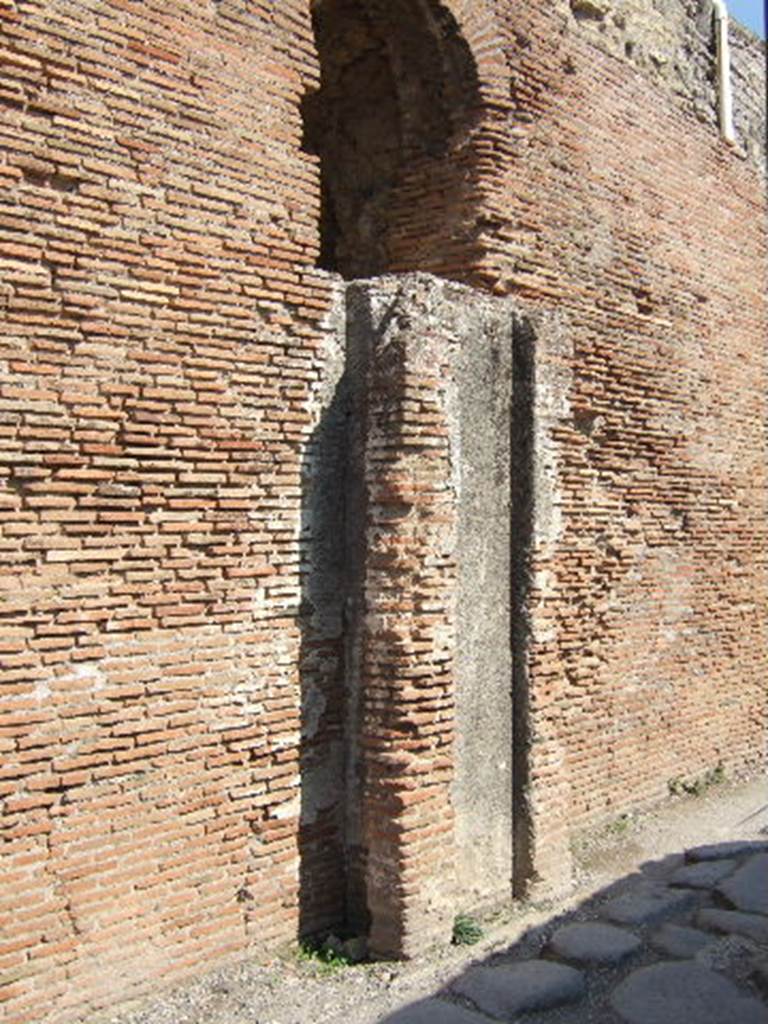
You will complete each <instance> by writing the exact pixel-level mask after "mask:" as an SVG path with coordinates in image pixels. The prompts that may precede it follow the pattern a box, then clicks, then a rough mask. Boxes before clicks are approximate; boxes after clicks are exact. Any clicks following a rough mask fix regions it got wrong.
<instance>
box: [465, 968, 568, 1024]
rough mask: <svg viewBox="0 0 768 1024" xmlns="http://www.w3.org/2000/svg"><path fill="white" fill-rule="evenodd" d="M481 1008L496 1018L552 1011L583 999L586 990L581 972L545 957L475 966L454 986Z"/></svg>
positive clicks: (505, 1018)
mask: <svg viewBox="0 0 768 1024" xmlns="http://www.w3.org/2000/svg"><path fill="white" fill-rule="evenodd" d="M453 991H454V992H455V993H457V994H458V995H462V996H464V997H465V998H466V999H469V1000H471V1001H472V1002H473V1003H474V1004H475V1006H476V1007H477V1008H478V1010H481V1011H482V1012H483V1013H487V1014H488V1015H489V1016H491V1017H494V1018H496V1019H497V1020H503V1021H508V1020H514V1019H515V1017H516V1015H517V1014H519V1013H527V1012H532V1011H534V1010H549V1009H551V1008H553V1007H555V1006H561V1005H563V1004H564V1003H571V1002H575V1001H576V1000H577V999H581V998H582V996H583V995H584V994H585V992H586V986H585V983H584V977H583V975H582V974H581V972H580V971H577V970H575V969H574V968H573V967H566V966H565V965H564V964H554V963H549V962H548V961H546V960H527V961H524V962H523V963H519V964H502V965H500V966H498V967H476V968H475V969H474V970H472V971H470V972H469V973H468V974H466V975H465V976H464V977H462V978H460V979H459V980H458V981H457V982H455V983H454V985H453Z"/></svg>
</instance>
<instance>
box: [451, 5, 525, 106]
mask: <svg viewBox="0 0 768 1024" xmlns="http://www.w3.org/2000/svg"><path fill="white" fill-rule="evenodd" d="M444 4H445V6H446V7H447V8H448V9H449V10H450V12H451V14H452V15H453V17H454V18H455V19H456V23H457V25H458V26H459V28H460V29H461V33H462V35H463V36H464V39H465V40H466V42H467V46H468V47H469V49H470V51H471V53H472V56H473V58H474V61H475V65H476V67H477V76H478V81H479V83H480V90H481V96H482V99H483V100H484V101H497V102H498V100H499V99H501V98H503V97H506V96H508V84H509V82H508V79H509V65H508V61H507V58H506V55H505V53H504V48H503V46H502V38H503V37H502V33H501V29H500V26H499V22H498V19H497V18H496V15H495V14H494V13H493V11H492V10H491V7H490V5H489V4H488V3H487V2H486V0H444Z"/></svg>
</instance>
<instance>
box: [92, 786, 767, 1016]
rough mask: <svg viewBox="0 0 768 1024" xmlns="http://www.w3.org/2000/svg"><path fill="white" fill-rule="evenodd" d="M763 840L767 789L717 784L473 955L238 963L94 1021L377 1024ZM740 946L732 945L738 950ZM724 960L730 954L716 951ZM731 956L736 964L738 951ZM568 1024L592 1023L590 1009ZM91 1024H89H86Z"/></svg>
mask: <svg viewBox="0 0 768 1024" xmlns="http://www.w3.org/2000/svg"><path fill="white" fill-rule="evenodd" d="M766 835H768V784H766V780H765V779H764V778H761V779H758V780H753V781H751V782H749V783H746V784H740V785H732V784H722V785H719V786H717V787H714V788H713V789H711V790H710V791H709V792H708V793H706V794H704V795H702V796H698V797H691V796H688V797H678V798H674V799H672V800H670V801H669V802H668V803H666V804H665V805H663V806H662V807H659V808H656V809H655V810H652V811H648V812H645V813H642V814H637V815H633V816H628V817H625V818H622V819H620V820H619V821H618V822H616V823H614V824H613V826H612V827H610V828H606V829H603V830H600V831H593V832H590V833H589V834H587V835H584V836H582V837H581V839H580V841H579V842H578V843H577V844H576V847H575V855H576V872H575V874H576V881H575V885H574V890H573V893H572V894H571V896H570V897H569V898H568V899H566V900H563V901H561V902H559V903H557V904H551V905H548V906H539V907H531V906H527V907H521V906H514V905H512V906H511V907H509V908H507V909H506V910H505V911H504V912H502V913H500V914H498V915H497V916H496V917H495V918H491V919H487V920H486V921H484V928H485V937H484V938H483V939H482V940H481V941H480V942H479V943H477V944H476V945H474V946H471V947H447V948H442V949H438V950H433V951H430V952H428V953H425V954H424V956H422V957H419V958H418V959H416V960H413V961H411V962H409V963H407V964H400V963H397V964H392V963H374V964H361V965H359V966H355V967H344V968H336V969H329V968H328V967H327V966H325V965H322V964H319V963H317V962H315V961H311V960H302V959H300V958H299V957H298V956H297V955H296V952H295V951H294V952H288V953H285V954H284V955H282V956H280V957H277V958H275V959H274V960H273V961H271V962H270V963H267V964H258V963H255V962H253V961H251V960H244V961H241V962H239V963H236V964H232V965H229V966H227V967H224V968H220V969H218V970H216V971H212V972H211V973H209V974H206V975H204V976H202V977H198V978H196V979H195V980H193V981H191V982H187V983H185V984H182V985H179V986H177V987H175V988H173V989H171V990H169V991H167V992H165V993H164V994H163V995H161V996H160V997H157V998H154V999H152V1000H149V1001H147V1002H145V1003H143V1004H141V1005H140V1006H136V1007H133V1008H130V1009H127V1010H123V1012H117V1013H113V1014H107V1015H106V1016H105V1015H100V1016H99V1018H98V1020H99V1022H100V1024H105V1022H108V1024H305V1022H308V1021H315V1022H318V1024H380V1022H381V1024H384V1018H386V1016H387V1015H388V1014H389V1013H391V1012H393V1011H394V1010H396V1009H399V1008H401V1007H404V1006H407V1005H409V1004H411V1003H413V1002H416V1001H418V1000H419V999H423V998H425V997H427V996H429V995H432V994H434V993H436V992H439V991H441V990H442V989H444V988H445V986H446V985H447V984H448V983H449V982H450V981H451V979H453V978H455V977H456V976H457V975H458V974H460V973H461V972H462V971H463V970H465V969H466V968H467V967H468V966H469V965H470V964H472V963H477V962H480V961H486V960H488V959H489V958H497V957H499V956H503V957H504V958H505V959H506V958H513V959H517V958H518V957H521V956H525V955H530V954H531V951H533V950H536V949H537V948H540V946H541V945H542V944H543V942H544V941H545V940H546V937H547V936H548V934H550V933H551V932H552V930H553V929H554V927H555V924H556V923H562V919H563V915H564V914H566V913H575V914H576V916H577V917H578V916H579V908H580V907H583V906H584V904H585V902H586V901H587V900H589V899H590V898H594V897H595V895H596V894H598V895H597V898H600V897H599V893H600V891H601V890H603V889H605V888H606V887H607V886H609V885H610V886H612V894H615V893H617V892H620V891H621V889H622V886H623V885H624V884H626V885H627V886H629V885H631V882H632V877H633V876H634V877H635V878H636V872H637V870H638V869H639V868H640V867H641V866H643V865H644V871H645V873H646V874H650V875H653V871H654V862H655V863H658V864H661V862H664V864H665V865H667V866H668V865H669V863H670V860H669V858H670V857H677V856H679V855H681V854H682V852H683V851H684V850H685V849H686V848H687V847H691V846H697V845H701V844H704V843H718V842H724V841H727V840H731V839H751V838H765V837H766ZM737 945H738V943H737ZM721 952H722V954H723V955H726V954H727V953H728V950H727V949H726V948H725V947H723V948H722V950H721ZM730 955H731V956H732V957H733V958H734V959H735V960H736V961H738V956H739V951H738V950H737V949H735V948H734V949H733V950H732V951H731V953H730ZM566 1019H567V1020H568V1021H569V1022H570V1021H571V1019H572V1020H573V1021H574V1024H576V1022H577V1021H578V1022H579V1024H581V1022H584V1024H586V1022H588V1021H592V1020H595V1021H597V1020H598V1017H596V1016H593V1015H592V1012H591V1011H590V1008H589V1006H586V1007H584V1009H583V1011H582V1012H581V1015H580V1016H578V1015H577V1016H574V1015H573V1014H571V1016H567V1015H566V1016H564V1017H563V1020H564V1022H565V1021H566ZM89 1024H96V1021H95V1019H94V1021H93V1022H89Z"/></svg>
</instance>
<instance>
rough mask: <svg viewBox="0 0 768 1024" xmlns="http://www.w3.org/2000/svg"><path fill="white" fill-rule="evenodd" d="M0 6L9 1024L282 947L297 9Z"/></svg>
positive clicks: (295, 457)
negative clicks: (248, 950) (248, 952)
mask: <svg viewBox="0 0 768 1024" xmlns="http://www.w3.org/2000/svg"><path fill="white" fill-rule="evenodd" d="M0 13H2V22H1V23H0V24H1V25H2V30H1V31H2V40H3V71H2V127H0V146H2V162H1V164H0V173H1V174H2V181H3V190H2V210H1V211H0V259H1V260H2V263H1V264H0V268H1V269H0V276H1V278H2V284H1V285H0V289H1V294H0V303H2V314H3V331H2V340H0V358H1V359H2V370H1V371H0V372H1V376H0V430H1V431H2V454H1V455H0V474H2V478H1V479H2V485H3V487H2V493H1V495H0V502H1V503H2V557H3V565H4V571H3V584H2V585H3V591H2V625H1V626H0V639H1V642H2V661H3V697H2V700H3V703H2V714H1V715H0V749H2V780H1V781H0V787H1V788H0V794H1V799H2V829H3V845H2V884H0V919H1V920H2V922H3V930H2V938H0V981H1V982H2V987H0V992H2V997H3V998H4V999H5V1000H6V1002H7V1003H8V1006H7V1008H6V1012H7V1017H6V1018H5V1019H7V1020H8V1021H10V1022H21V1021H32V1020H41V1019H42V1018H44V1017H45V1018H46V1019H47V1015H48V1014H49V1009H48V1008H49V1007H50V1014H51V1015H52V1016H53V1017H55V1018H56V1019H60V1018H62V1017H64V1016H67V1015H68V1014H72V1013H76V1012H84V1011H85V1010H86V1009H87V1008H89V1007H90V1008H98V1007H99V1006H103V1005H106V1004H108V1003H111V1002H113V1001H114V1000H119V999H121V998H125V997H126V996H128V995H131V994H134V993H135V992H137V991H140V990H142V989H146V988H147V986H150V985H154V984H157V983H158V982H160V981H164V980H166V979H169V978H173V977H176V976H178V975H180V974H183V973H185V972H188V971H189V970H191V969H194V968H197V967H200V966H201V965H203V964H206V963H210V962H213V961H216V960H220V959H221V958H222V957H225V956H227V955H229V954H231V953H233V952H236V951H239V950H242V949H244V948H245V947H246V946H248V945H254V944H255V945H256V946H260V945H262V944H274V942H276V941H278V940H282V939H287V938H291V937H293V936H294V935H295V933H296V920H297V901H298V893H297V889H298V870H299V863H298V858H299V848H298V838H297V831H298V829H297V824H298V816H299V786H298V783H299V774H298V758H299V744H298V732H299V727H300V700H299V675H298V665H299V650H300V631H299V624H298V620H297V615H298V611H299V602H300V597H301V585H300V584H301V577H300V562H299V560H300V532H301V502H300V493H301V487H300V483H301V480H300V474H301V458H302V452H303V447H304V443H305V441H307V440H308V438H309V436H310V432H311V430H312V427H313V424H314V416H315V409H316V407H317V405H318V400H317V398H316V395H315V392H316V388H317V384H318V381H319V380H320V378H321V377H322V376H323V374H324V372H325V371H324V366H325V360H326V348H325V337H326V335H325V331H324V328H323V326H322V321H323V317H324V316H325V313H326V310H327V308H328V306H329V301H330V285H329V283H328V279H327V277H326V276H324V275H321V274H318V273H316V272H315V271H314V270H313V269H312V266H313V263H314V261H315V258H316V252H317V231H316V226H315V225H316V218H317V205H318V200H317V196H316V179H317V171H316V166H315V162H314V160H313V159H312V158H310V157H308V156H306V155H305V154H303V153H302V152H301V149H300V140H301V130H302V129H301V119H300V114H299V109H298V103H299V98H300V96H301V94H302V91H303V90H304V88H305V85H306V78H305V77H302V76H307V75H311V74H312V73H313V71H314V67H313V58H312V40H311V34H310V25H309V18H308V14H307V11H306V10H305V8H304V5H302V4H298V3H294V4H281V5H280V6H279V8H277V7H275V6H274V5H271V4H269V5H260V6H259V5H251V6H250V7H248V8H246V7H245V6H244V5H240V4H235V3H223V4H213V3H210V4H208V3H205V4H197V3H174V4H171V5H169V4H166V3H160V2H158V3H146V4H145V3H117V2H115V3H109V4H106V5H105V4H103V3H100V2H99V3H95V2H93V3H89V2H85V3H81V2H66V0H61V2H58V0H57V2H39V3H26V2H25V3H20V4H11V5H10V6H9V5H7V4H6V5H5V6H4V7H3V8H2V9H1V10H0Z"/></svg>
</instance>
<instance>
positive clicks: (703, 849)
mask: <svg viewBox="0 0 768 1024" xmlns="http://www.w3.org/2000/svg"><path fill="white" fill-rule="evenodd" d="M753 853H768V840H763V839H739V840H734V841H733V842H728V843H709V844H708V845H706V846H694V847H692V848H691V849H690V850H686V851H685V859H686V860H689V861H699V860H723V859H724V858H725V857H746V856H747V855H748V854H753Z"/></svg>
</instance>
